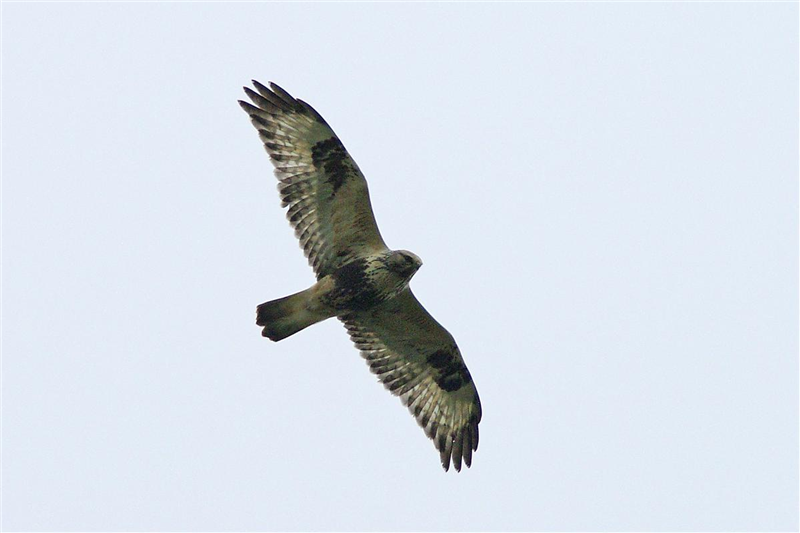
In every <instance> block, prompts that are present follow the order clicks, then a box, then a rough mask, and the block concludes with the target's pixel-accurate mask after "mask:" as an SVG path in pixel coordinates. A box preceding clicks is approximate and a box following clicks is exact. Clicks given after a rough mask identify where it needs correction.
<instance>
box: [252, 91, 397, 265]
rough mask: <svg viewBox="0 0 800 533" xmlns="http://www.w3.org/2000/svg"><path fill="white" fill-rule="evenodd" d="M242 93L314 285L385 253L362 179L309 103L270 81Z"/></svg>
mask: <svg viewBox="0 0 800 533" xmlns="http://www.w3.org/2000/svg"><path fill="white" fill-rule="evenodd" d="M253 85H254V86H255V88H256V90H257V91H258V92H255V91H253V90H251V89H249V88H247V87H245V88H244V91H245V93H247V96H248V97H250V100H252V101H253V104H255V105H252V104H249V103H247V102H242V101H239V105H241V106H242V109H244V110H245V112H247V114H249V115H250V120H251V121H252V123H253V126H255V128H256V129H257V130H258V135H259V137H261V140H262V141H263V142H264V147H265V148H266V149H267V152H268V153H269V156H270V159H272V164H273V165H274V166H275V175H276V176H277V177H278V180H279V182H280V183H279V184H278V191H279V192H280V195H281V200H282V205H283V207H287V206H288V207H289V211H288V212H287V213H286V217H287V218H288V219H289V222H290V223H291V225H292V227H293V228H294V232H295V235H296V236H297V238H298V239H300V244H301V246H302V247H303V252H304V253H305V255H306V257H307V258H308V262H309V264H310V265H311V266H312V268H313V269H314V272H315V273H316V275H317V279H321V278H323V277H324V276H326V275H328V274H330V273H332V272H333V271H334V270H336V269H337V268H338V267H340V266H342V265H344V264H345V263H347V262H349V261H350V260H351V259H353V258H354V257H358V256H361V255H365V254H372V253H376V252H381V251H384V250H386V249H387V248H386V244H384V242H383V239H382V238H381V234H380V232H379V231H378V225H377V224H376V223H375V216H374V215H373V213H372V205H371V204H370V201H369V192H368V190H367V181H366V180H365V179H364V175H363V174H362V173H361V171H360V170H359V169H358V165H356V162H355V161H353V159H352V158H351V157H350V154H348V153H347V150H345V148H344V145H342V142H341V141H340V140H339V138H338V137H337V136H336V134H335V133H334V132H333V130H332V129H331V128H330V126H328V124H327V123H326V122H325V120H324V119H323V118H322V117H321V116H320V115H319V113H317V112H316V111H315V110H314V109H313V108H312V107H311V106H310V105H308V104H307V103H305V102H303V101H302V100H297V99H295V98H293V97H292V96H291V95H290V94H289V93H287V92H286V91H284V90H283V89H281V88H280V87H278V86H277V85H275V84H274V83H270V88H271V89H270V88H267V87H265V86H264V85H261V84H260V83H258V82H257V81H255V80H254V81H253Z"/></svg>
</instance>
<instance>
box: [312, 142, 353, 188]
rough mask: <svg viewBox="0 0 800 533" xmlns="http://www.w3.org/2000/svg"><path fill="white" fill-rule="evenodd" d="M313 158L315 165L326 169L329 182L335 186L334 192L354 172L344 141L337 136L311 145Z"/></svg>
mask: <svg viewBox="0 0 800 533" xmlns="http://www.w3.org/2000/svg"><path fill="white" fill-rule="evenodd" d="M311 159H312V161H313V162H314V166H315V167H316V168H318V169H324V170H325V174H327V175H328V183H330V184H331V186H332V187H333V194H336V191H338V190H339V187H341V186H342V184H343V183H344V181H345V180H346V179H347V177H348V174H349V173H350V172H352V170H353V169H352V165H351V164H350V162H349V159H348V156H347V150H345V149H344V145H342V141H340V140H339V139H337V138H336V137H331V138H330V139H327V140H324V141H320V142H318V143H317V144H315V145H314V146H312V147H311Z"/></svg>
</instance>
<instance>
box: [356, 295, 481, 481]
mask: <svg viewBox="0 0 800 533" xmlns="http://www.w3.org/2000/svg"><path fill="white" fill-rule="evenodd" d="M341 320H342V322H344V324H345V327H346V328H347V331H348V333H349V334H350V338H351V339H352V340H353V343H354V344H355V345H356V348H358V349H359V350H360V351H361V355H362V356H363V357H364V359H366V361H367V364H368V365H369V367H370V370H371V371H372V372H373V373H375V374H376V375H377V376H378V379H380V381H381V382H383V384H384V386H385V387H386V388H387V389H388V390H389V391H391V392H392V394H394V395H396V396H399V397H400V399H401V400H402V402H403V403H404V404H405V405H406V406H407V407H408V409H409V411H411V413H412V414H413V415H414V417H415V418H416V419H417V423H419V425H420V426H421V427H422V428H423V430H424V431H425V434H426V435H427V436H428V437H429V438H431V439H432V440H433V442H434V445H435V446H436V449H437V450H439V455H440V458H441V462H442V467H443V468H444V469H445V470H448V469H449V468H450V463H451V461H452V464H453V466H454V468H455V469H456V470H458V471H460V470H461V466H462V463H463V464H465V465H467V466H470V465H471V464H472V452H473V451H475V450H477V448H478V423H479V422H480V421H481V402H480V398H479V397H478V391H477V390H476V389H475V384H474V383H473V382H472V377H471V376H470V374H469V370H467V367H466V365H465V364H464V360H463V358H462V357H461V352H460V351H459V349H458V346H456V343H455V340H453V337H452V335H450V333H448V332H447V330H446V329H444V328H443V327H442V326H441V325H440V324H439V323H438V322H436V320H434V318H433V317H432V316H431V315H430V314H429V313H428V312H427V311H426V310H425V308H424V307H422V305H421V304H420V303H419V301H418V300H417V299H416V298H415V297H414V295H413V294H412V292H411V289H406V290H405V291H403V292H402V293H400V294H399V295H398V296H396V297H395V298H392V299H389V300H386V301H385V302H383V303H381V304H379V305H378V306H376V307H374V308H372V309H370V310H368V311H363V312H352V313H348V314H346V315H345V316H343V317H341Z"/></svg>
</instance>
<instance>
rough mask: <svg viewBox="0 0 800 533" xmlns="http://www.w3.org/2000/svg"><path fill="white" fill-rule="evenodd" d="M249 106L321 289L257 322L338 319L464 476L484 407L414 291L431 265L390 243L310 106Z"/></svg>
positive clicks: (446, 462) (259, 88) (279, 334)
mask: <svg viewBox="0 0 800 533" xmlns="http://www.w3.org/2000/svg"><path fill="white" fill-rule="evenodd" d="M253 85H254V87H255V91H254V90H252V89H250V88H248V87H245V88H244V91H245V93H246V94H247V96H248V97H249V98H250V100H251V101H252V104H251V103H248V102H243V101H239V105H241V107H242V109H244V111H245V112H246V113H247V114H248V115H250V120H251V122H252V124H253V126H255V128H256V130H258V135H259V137H260V138H261V140H262V142H263V143H264V147H265V148H266V150H267V153H268V154H269V157H270V159H271V160H272V163H273V165H274V166H275V175H276V176H277V178H278V182H279V183H278V191H279V193H280V197H281V201H282V205H283V207H288V208H289V209H288V212H287V213H286V216H287V218H288V219H289V222H290V223H291V225H292V227H293V228H294V231H295V235H296V236H297V238H298V239H300V245H301V246H302V248H303V251H304V253H305V255H306V257H307V258H308V262H309V264H310V265H311V267H312V268H313V269H314V273H315V274H316V277H317V282H316V283H315V284H314V285H312V286H311V287H310V288H308V289H306V290H304V291H301V292H299V293H297V294H292V295H291V296H286V297H284V298H280V299H278V300H273V301H270V302H266V303H263V304H261V305H259V306H258V307H257V310H256V324H257V325H259V326H262V327H263V330H262V334H263V335H264V336H265V337H268V338H270V339H271V340H273V341H279V340H281V339H285V338H286V337H288V336H290V335H294V334H295V333H297V332H298V331H300V330H302V329H304V328H306V327H308V326H310V325H312V324H315V323H317V322H320V321H322V320H325V319H327V318H331V317H334V316H335V317H336V318H338V319H339V320H341V321H342V322H343V323H344V326H345V328H346V329H347V332H348V333H349V334H350V338H351V339H352V341H353V343H354V344H355V346H356V348H357V349H358V350H360V351H361V355H362V356H363V357H364V358H365V359H366V361H367V364H368V365H369V368H370V370H371V371H372V372H373V373H375V374H377V376H378V378H379V379H380V381H381V382H382V383H383V384H384V386H385V387H386V388H387V389H388V390H389V391H391V392H392V394H394V395H396V396H399V397H400V399H401V400H402V402H403V403H404V404H405V405H406V406H408V409H409V410H410V411H411V413H412V414H413V415H414V417H415V418H416V420H417V422H418V423H419V425H420V426H422V428H423V429H424V430H425V434H426V435H427V436H428V437H429V438H431V439H432V440H433V442H434V444H435V446H436V449H437V450H438V451H439V455H440V459H441V462H442V467H443V468H444V470H445V471H447V470H448V469H449V468H450V462H451V459H452V463H453V466H454V467H455V469H456V470H457V471H461V464H462V460H463V463H464V464H466V465H467V466H470V465H471V463H472V452H473V451H474V450H477V449H478V423H479V422H480V420H481V402H480V399H479V398H478V392H477V390H476V389H475V385H474V383H473V382H472V377H471V376H470V373H469V371H468V370H467V367H466V365H465V364H464V360H463V359H462V357H461V353H460V351H459V349H458V346H456V343H455V340H454V339H453V336H452V335H450V333H448V331H447V330H446V329H444V328H443V327H442V326H441V325H440V324H439V323H438V322H437V321H436V320H434V318H433V317H432V316H431V315H430V314H429V313H428V312H427V311H426V310H425V308H424V307H422V305H421V304H420V303H419V301H417V299H416V298H415V297H414V294H413V293H412V292H411V289H410V288H409V286H408V284H409V281H410V280H411V277H412V276H413V275H414V274H415V273H416V272H417V270H418V269H419V268H420V266H421V265H422V261H421V260H420V258H419V257H417V256H416V255H414V254H413V253H411V252H408V251H405V250H391V249H389V248H388V247H387V246H386V244H385V243H384V242H383V239H382V238H381V234H380V232H379V231H378V226H377V224H376V222H375V216H374V214H373V212H372V206H371V204H370V200H369V192H368V190H367V181H366V180H365V179H364V175H363V174H362V173H361V171H360V170H359V168H358V165H356V162H355V161H353V159H352V158H351V157H350V154H348V153H347V150H345V147H344V145H343V144H342V142H341V141H340V140H339V138H338V137H337V136H336V134H335V133H334V132H333V130H332V129H331V127H330V126H328V123H327V122H325V120H324V119H323V118H322V117H321V116H320V114H319V113H317V112H316V111H315V110H314V109H313V108H312V107H311V106H310V105H308V104H307V103H305V102H303V101H302V100H298V99H295V98H293V97H292V96H291V95H290V94H289V93H287V92H286V91H284V90H283V89H281V88H280V87H278V86H277V85H276V84H274V83H270V86H269V87H266V86H264V85H262V84H260V83H258V82H257V81H255V80H253Z"/></svg>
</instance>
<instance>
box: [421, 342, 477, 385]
mask: <svg viewBox="0 0 800 533" xmlns="http://www.w3.org/2000/svg"><path fill="white" fill-rule="evenodd" d="M427 361H428V364H429V365H431V366H432V367H433V368H435V369H436V370H437V376H436V378H435V381H436V384H437V385H439V387H441V388H442V390H445V391H447V392H453V391H457V390H458V389H460V388H461V387H463V386H464V385H466V384H468V383H470V382H472V376H470V374H469V370H467V367H466V366H465V365H464V363H462V362H461V361H459V360H458V357H457V356H456V354H455V353H453V352H452V351H451V350H437V351H435V352H433V353H432V354H430V355H428V357H427Z"/></svg>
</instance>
